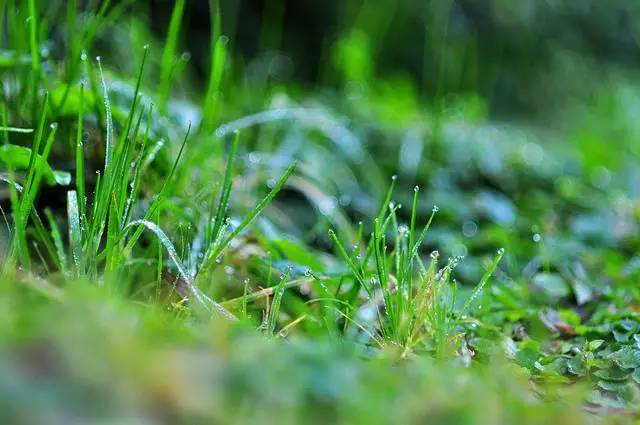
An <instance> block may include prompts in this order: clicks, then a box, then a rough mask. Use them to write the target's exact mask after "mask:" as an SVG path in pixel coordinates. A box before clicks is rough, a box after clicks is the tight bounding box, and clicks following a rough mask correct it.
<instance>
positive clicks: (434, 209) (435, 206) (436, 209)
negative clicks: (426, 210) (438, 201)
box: [431, 205, 440, 213]
mask: <svg viewBox="0 0 640 425" xmlns="http://www.w3.org/2000/svg"><path fill="white" fill-rule="evenodd" d="M438 211H440V207H438V206H437V205H434V206H433V208H431V212H434V213H437V212H438Z"/></svg>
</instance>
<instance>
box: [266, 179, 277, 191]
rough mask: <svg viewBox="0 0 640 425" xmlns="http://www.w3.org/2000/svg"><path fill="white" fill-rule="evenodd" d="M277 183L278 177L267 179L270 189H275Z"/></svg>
mask: <svg viewBox="0 0 640 425" xmlns="http://www.w3.org/2000/svg"><path fill="white" fill-rule="evenodd" d="M276 183H277V181H276V179H269V180H267V187H268V188H269V189H273V188H274V187H276Z"/></svg>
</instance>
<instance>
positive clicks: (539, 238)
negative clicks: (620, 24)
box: [0, 0, 640, 424]
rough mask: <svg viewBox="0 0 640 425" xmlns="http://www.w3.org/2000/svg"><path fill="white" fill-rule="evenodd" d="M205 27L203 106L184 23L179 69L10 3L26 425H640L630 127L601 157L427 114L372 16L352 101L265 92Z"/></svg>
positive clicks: (345, 56)
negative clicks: (387, 66)
mask: <svg viewBox="0 0 640 425" xmlns="http://www.w3.org/2000/svg"><path fill="white" fill-rule="evenodd" d="M445 3H446V4H445ZM445 3H443V5H444V6H443V10H444V11H446V13H445V12H441V13H445V14H448V13H451V11H450V9H449V7H448V6H447V5H448V4H449V3H448V2H445ZM18 6H19V7H18ZM208 6H209V13H210V15H209V17H210V21H211V22H210V26H211V29H210V31H211V33H210V37H209V41H208V42H209V46H208V48H207V49H206V51H207V52H208V55H209V57H208V58H207V59H206V61H205V62H206V63H207V66H208V69H207V70H206V72H205V74H206V77H205V81H203V82H199V83H198V82H193V81H192V79H191V78H189V72H191V71H190V68H189V65H188V64H186V63H184V60H183V59H184V57H185V56H184V55H182V54H181V51H180V49H181V48H182V43H183V38H184V36H185V32H184V28H185V22H184V20H185V13H186V11H188V7H189V3H188V2H185V1H181V0H178V1H176V2H175V3H174V6H173V9H172V12H171V16H170V21H169V24H168V29H167V31H166V34H163V35H162V37H161V38H162V39H164V42H162V43H157V42H156V40H155V39H154V37H153V36H152V35H150V33H149V31H148V23H147V22H145V21H144V19H143V18H142V17H141V15H140V13H139V10H138V9H136V7H135V6H134V5H132V4H129V3H127V2H121V3H118V4H117V5H111V4H110V3H109V2H103V3H101V4H100V5H98V4H95V3H93V2H89V3H88V4H86V5H83V6H82V7H80V5H78V4H77V3H76V2H75V1H70V2H59V3H58V2H51V4H49V3H47V4H46V5H45V4H44V3H43V2H38V1H36V0H25V1H9V2H5V3H0V10H2V13H0V15H1V16H2V17H3V22H2V25H3V29H4V28H6V31H7V32H8V33H9V34H10V35H11V37H6V38H5V37H3V38H2V46H1V47H2V49H3V51H4V52H6V57H7V58H10V59H11V60H7V62H6V64H5V63H1V64H0V65H2V66H1V69H0V72H1V73H2V75H3V86H2V103H1V108H2V109H1V118H2V121H1V122H0V135H1V136H0V137H1V138H2V146H1V147H0V179H1V181H0V183H1V184H2V191H1V192H0V208H1V210H0V212H2V215H3V219H4V224H5V226H4V227H3V228H2V233H0V242H1V243H0V259H1V261H2V268H1V274H0V372H1V373H0V376H2V378H0V394H1V396H0V411H2V412H4V414H5V415H7V416H6V417H7V418H8V420H9V421H10V422H12V423H25V424H26V423H68V422H73V421H81V422H83V423H94V422H100V421H112V422H114V423H129V422H142V421H144V422H150V423H211V422H224V423H236V422H237V423H244V422H249V421H251V422H256V421H258V422H264V423H300V422H318V423H326V422H332V423H361V422H367V423H388V422H391V421H396V422H402V423H404V422H409V423H412V422H427V423H460V424H475V423H514V422H523V423H553V422H560V421H563V422H566V423H568V424H571V423H576V424H577V423H580V424H582V423H633V421H634V420H636V418H637V415H638V406H640V404H639V403H640V386H639V385H640V349H639V348H638V344H639V339H638V335H640V317H639V316H638V312H637V307H636V306H637V305H638V301H639V299H640V292H638V290H637V287H636V286H637V285H635V283H637V279H638V277H640V272H639V270H640V268H639V267H638V257H637V255H638V249H639V248H640V238H639V237H638V232H637V230H638V221H639V218H640V214H639V213H638V211H640V209H638V198H637V193H635V192H634V191H633V188H634V187H635V186H634V184H635V182H636V180H634V177H633V176H634V175H635V174H634V172H635V171H637V167H638V166H637V154H638V151H637V149H635V150H634V148H633V147H632V146H631V145H632V141H630V142H628V143H629V146H626V145H622V146H623V149H621V150H620V152H619V153H618V154H611V157H609V158H608V162H607V164H606V167H605V165H602V164H599V163H598V162H597V161H596V162H595V163H594V160H593V157H594V156H597V153H598V152H600V151H599V148H598V145H599V141H601V140H600V139H597V135H598V134H601V133H602V134H604V133H606V131H607V128H608V127H607V126H608V125H609V123H610V122H612V121H613V120H618V121H615V127H616V128H623V129H627V130H626V131H627V132H628V134H635V133H634V131H635V127H634V125H635V121H634V120H633V119H626V118H624V117H620V116H618V114H611V116H607V113H608V112H609V109H607V105H609V104H607V105H602V104H596V105H586V106H585V105H582V106H580V107H576V108H575V110H572V112H571V113H572V114H573V119H574V120H575V121H576V122H579V121H580V119H581V118H580V117H581V115H580V114H586V116H591V115H589V114H590V113H593V114H595V115H598V116H601V117H604V118H601V119H602V121H601V122H593V123H591V124H590V125H591V126H592V128H593V130H592V133H591V134H592V136H591V137H593V139H592V138H589V137H587V136H585V135H584V133H582V132H575V131H573V130H572V129H568V130H567V129H555V130H549V129H543V128H542V126H541V125H538V126H537V125H536V123H532V124H531V125H530V126H525V125H521V124H504V123H499V122H496V121H494V119H493V118H492V117H491V116H490V115H489V113H488V112H487V110H488V105H487V102H488V101H487V100H486V99H483V98H482V97H481V95H480V94H478V93H471V94H467V95H460V96H451V97H447V96H446V95H445V93H446V90H447V88H446V87H445V86H444V84H445V83H444V82H442V83H441V84H442V87H440V86H439V88H438V90H437V91H436V93H437V95H436V99H435V100H433V101H432V102H429V101H425V100H424V99H423V98H422V96H421V95H420V94H418V92H419V90H418V87H420V86H423V85H424V84H423V83H425V82H419V83H416V82H414V81H413V80H411V79H402V78H399V77H384V76H383V75H382V74H380V75H377V74H376V63H375V59H374V56H375V52H376V49H378V48H381V46H379V45H377V44H376V43H381V42H382V41H380V40H381V39H383V38H384V34H385V33H388V31H389V30H388V28H390V27H388V25H391V21H389V19H390V17H388V16H386V17H384V16H380V15H377V14H376V13H375V11H374V10H373V9H371V8H370V7H369V6H367V5H364V6H362V9H361V10H359V11H358V13H356V14H355V15H354V16H357V19H356V23H355V24H349V23H348V19H346V21H347V23H346V24H345V25H346V26H345V27H344V28H342V30H344V33H343V35H342V36H341V37H340V39H339V40H338V41H337V42H336V43H335V45H333V46H331V49H333V51H332V52H331V55H333V56H331V57H334V58H336V61H335V68H336V69H335V70H334V71H333V72H334V73H335V75H334V78H333V80H334V81H345V82H346V84H345V86H344V93H343V92H341V90H342V89H341V90H339V91H338V93H333V92H332V93H331V95H327V94H326V92H325V91H323V90H320V89H318V90H317V92H316V91H312V90H308V87H305V86H304V85H302V84H298V83H296V82H289V83H287V84H278V82H277V81H276V80H275V79H269V78H270V77H269V78H267V76H269V75H271V74H269V72H272V71H273V68H272V69H271V71H269V69H261V70H260V72H261V73H262V74H264V75H263V76H264V77H265V78H266V79H259V80H256V81H252V80H251V79H246V80H245V79H244V76H245V74H246V75H250V74H251V72H253V71H251V69H252V68H251V66H246V68H245V67H243V66H244V65H243V64H242V60H240V59H239V57H238V56H237V54H236V53H235V52H234V47H235V46H234V45H233V43H232V42H233V40H232V39H231V43H230V38H229V36H225V35H223V31H222V30H223V27H224V22H225V21H224V20H223V18H224V13H225V10H224V8H222V6H224V4H223V5H220V4H219V2H217V1H213V0H212V1H210V2H209V4H208ZM349 7H354V6H353V5H352V6H349ZM284 10H285V6H284V3H283V2H279V1H270V2H268V4H267V7H266V8H265V10H264V11H263V13H264V15H265V16H266V17H267V18H268V19H267V20H268V21H269V22H272V24H273V23H275V22H282V19H284V18H283V16H285V15H284ZM347 15H349V14H347ZM376 16H377V17H378V18H379V19H380V22H378V21H376V19H377V18H376ZM25 22H28V26H25V25H24V23H25ZM378 24H379V25H381V26H382V28H381V29H380V33H379V34H377V35H376V36H375V37H374V36H368V35H367V31H371V28H376V27H377V25H378ZM273 25H275V24H273ZM279 25H280V24H279ZM75 28H77V30H74V29H75ZM385 28H386V29H385ZM281 30H282V28H266V29H264V30H262V31H261V34H263V37H264V40H262V45H264V46H268V47H270V48H277V47H278V45H279V44H282V43H284V41H285V40H284V39H283V37H285V35H284V34H285V33H284V32H282V31H281ZM440 32H443V34H440ZM3 33H4V31H3ZM436 33H437V34H436ZM434 34H436V35H437V37H436V36H435V35H432V36H427V37H426V39H427V42H425V44H429V45H431V44H435V45H436V46H433V48H436V47H437V49H440V50H439V51H440V55H441V56H442V57H445V56H447V55H448V54H449V53H450V52H448V51H447V50H446V49H445V48H446V47H447V29H446V26H445V27H444V28H443V29H442V30H438V31H435V30H434ZM369 35H370V34H369ZM431 38H434V40H432V39H431ZM435 38H443V40H444V41H438V40H435ZM112 40H118V41H117V42H112ZM285 44H286V43H285ZM430 48H431V47H429V46H426V47H425V48H424V50H425V52H426V51H428V50H429V49H430ZM132 52H138V53H139V54H138V53H135V54H132ZM3 57H4V56H3ZM25 58H27V59H28V60H27V59H25ZM90 58H94V59H90ZM424 62H425V64H428V63H429V62H428V61H427V60H426V58H425V61H424ZM272 65H273V64H272ZM424 66H425V67H426V66H427V65H424ZM439 66H440V68H441V70H440V72H441V73H445V72H446V71H447V69H446V67H445V66H444V64H440V65H439ZM423 71H424V72H425V75H426V74H427V73H426V70H423ZM262 74H261V75H262ZM156 75H157V77H156ZM438 78H439V79H440V80H442V81H444V80H443V79H444V78H445V76H444V75H440V76H439V77H438ZM620 78H623V77H620ZM425 79H426V77H425ZM356 83H357V84H356ZM616 84H619V86H618V85H616V86H614V87H604V88H602V90H605V89H606V90H611V91H612V92H615V90H622V89H621V88H619V87H623V86H624V84H623V83H622V82H620V81H618V80H616ZM629 84H630V83H629ZM631 87H632V88H631V89H628V90H632V91H633V90H640V89H637V87H640V85H638V86H633V85H632V86H631ZM633 92H634V93H635V91H633ZM610 97H611V99H610V100H609V102H610V104H614V105H616V106H615V108H613V110H614V111H618V109H616V108H619V109H624V106H625V105H617V104H616V103H615V102H617V101H620V100H619V99H621V98H622V99H627V98H623V97H621V96H614V95H611V94H610ZM625 101H626V100H625ZM585 110H586V111H588V112H584V111H585ZM260 111H262V112H260ZM567 113H568V112H567ZM347 118H348V119H347ZM599 126H601V127H599ZM552 131H556V133H553V134H551V133H552ZM638 134H640V133H638ZM554 137H566V138H568V140H569V141H568V142H567V143H566V146H563V148H558V147H557V146H556V147H554V144H553V143H551V142H549V141H548V140H550V141H553V140H554ZM629 140H634V139H633V138H632V137H631V136H629ZM390 141H392V142H393V143H391V142H390ZM620 143H622V142H620ZM581 161H582V162H581ZM576 164H578V165H576ZM607 167H609V168H607ZM386 176H389V177H390V179H389V178H387V177H386ZM629 176H631V177H629ZM416 183H419V184H420V185H421V188H420V187H418V186H415V184H416ZM410 187H414V189H413V190H407V188H410ZM434 204H437V205H439V207H438V206H435V205H434ZM403 205H409V208H404V207H403ZM359 220H361V221H359ZM612 229H613V230H612ZM440 253H442V254H440ZM97 400H99V402H98V401H97ZM228 406H234V407H233V408H229V407H228ZM40 412H47V413H46V415H44V414H42V413H40Z"/></svg>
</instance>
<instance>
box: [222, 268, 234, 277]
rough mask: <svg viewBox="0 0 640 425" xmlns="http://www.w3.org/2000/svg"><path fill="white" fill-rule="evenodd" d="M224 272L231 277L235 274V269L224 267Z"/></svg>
mask: <svg viewBox="0 0 640 425" xmlns="http://www.w3.org/2000/svg"><path fill="white" fill-rule="evenodd" d="M224 272H225V273H226V274H229V275H231V274H233V273H234V272H235V269H234V268H233V267H231V266H224Z"/></svg>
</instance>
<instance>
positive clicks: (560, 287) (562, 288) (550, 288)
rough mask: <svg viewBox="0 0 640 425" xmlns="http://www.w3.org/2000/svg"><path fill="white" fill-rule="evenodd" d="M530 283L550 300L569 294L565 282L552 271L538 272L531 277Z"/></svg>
mask: <svg viewBox="0 0 640 425" xmlns="http://www.w3.org/2000/svg"><path fill="white" fill-rule="evenodd" d="M532 285H533V288H534V289H536V290H538V291H540V292H542V293H543V294H544V295H545V296H546V297H547V298H548V299H549V300H550V301H557V300H559V299H562V298H566V297H567V296H569V294H570V292H569V287H568V285H567V283H566V282H565V281H564V280H563V279H562V278H561V277H560V276H559V275H557V274H554V273H538V274H537V275H535V276H534V277H533V282H532Z"/></svg>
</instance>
